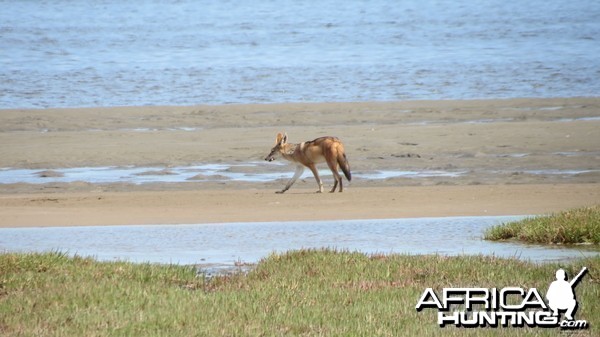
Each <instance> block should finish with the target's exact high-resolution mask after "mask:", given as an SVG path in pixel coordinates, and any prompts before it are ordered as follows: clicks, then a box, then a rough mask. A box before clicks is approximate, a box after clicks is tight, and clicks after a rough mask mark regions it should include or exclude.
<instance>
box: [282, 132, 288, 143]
mask: <svg viewBox="0 0 600 337" xmlns="http://www.w3.org/2000/svg"><path fill="white" fill-rule="evenodd" d="M285 143H287V133H284V134H283V140H282V143H281V144H282V145H283V144H285Z"/></svg>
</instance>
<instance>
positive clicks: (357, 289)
mask: <svg viewBox="0 0 600 337" xmlns="http://www.w3.org/2000/svg"><path fill="white" fill-rule="evenodd" d="M582 266H586V267H588V269H589V270H590V273H589V274H588V275H587V276H585V278H584V279H583V281H582V282H581V284H579V286H578V287H577V296H578V300H579V303H580V307H579V310H578V312H577V316H576V317H577V319H586V320H588V322H589V324H590V328H589V329H588V330H585V331H583V335H589V336H593V335H595V336H597V335H599V334H600V315H598V313H599V312H600V301H598V299H599V298H600V282H599V280H600V278H599V277H598V274H597V273H598V271H600V258H598V257H596V258H589V259H585V260H579V261H575V262H571V263H569V264H563V265H560V267H562V268H565V269H566V270H567V273H568V274H569V275H574V274H575V273H577V272H578V271H579V270H580V268H581V267H582ZM558 267H559V265H558V264H543V265H537V264H531V263H526V262H522V261H518V260H515V259H501V258H494V257H483V256H461V257H443V256H405V255H391V256H380V255H374V256H367V255H364V254H361V253H350V252H336V251H332V250H302V251H295V252H290V253H286V254H282V255H271V256H269V257H268V258H266V259H264V260H263V261H261V262H260V263H259V264H258V265H257V266H256V268H254V269H253V270H252V271H251V272H250V273H249V274H247V275H242V274H237V275H233V276H224V277H216V278H212V279H205V278H204V277H197V276H196V270H195V269H194V268H192V267H184V266H166V265H152V264H132V263H122V262H97V261H95V260H93V259H89V258H80V257H74V258H72V257H68V256H66V255H65V254H61V253H47V254H10V253H7V254H0V335H1V336H429V335H439V336H442V335H443V336H446V335H465V334H468V335H479V336H492V335H498V336H514V335H547V336H556V335H557V334H560V331H558V330H557V329H541V328H540V329H525V328H503V329H458V328H453V327H449V328H439V327H438V326H437V324H436V317H437V311H435V310H431V309H425V310H423V311H422V312H420V313H417V312H416V310H415V305H416V303H417V301H418V299H419V297H420V295H421V294H422V292H423V291H424V289H425V288H427V287H433V288H434V289H436V290H438V291H439V290H441V289H442V288H443V287H471V286H478V287H489V288H491V287H496V288H502V287H505V286H518V287H526V288H529V287H537V288H538V290H539V291H540V292H541V293H545V291H546V290H547V288H548V285H549V284H550V282H551V281H552V280H553V277H554V273H555V271H556V269H557V268H558Z"/></svg>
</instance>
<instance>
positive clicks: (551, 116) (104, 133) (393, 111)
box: [0, 98, 600, 227]
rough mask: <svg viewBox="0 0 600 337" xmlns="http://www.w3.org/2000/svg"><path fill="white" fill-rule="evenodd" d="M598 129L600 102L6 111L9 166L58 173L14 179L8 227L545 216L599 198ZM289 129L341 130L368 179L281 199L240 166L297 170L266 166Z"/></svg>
mask: <svg viewBox="0 0 600 337" xmlns="http://www.w3.org/2000/svg"><path fill="white" fill-rule="evenodd" d="M599 130H600V98H568V99H558V98H557V99H510V100H480V101H407V102H381V103H293V104H292V103H290V104H269V105H222V106H186V107H154V106H152V107H122V108H119V107H115V108H74V109H43V110H1V111H0V143H1V144H2V146H1V147H0V168H1V170H2V171H3V172H0V173H2V174H3V176H7V175H9V174H11V172H13V171H15V170H17V169H28V170H35V172H37V173H35V174H37V175H38V176H39V177H42V178H44V179H48V182H46V183H31V182H28V181H26V180H24V181H19V179H17V178H15V179H16V181H13V180H11V181H10V182H4V183H2V184H0V227H23V226H78V225H119V224H181V223H213V222H243V221H285V220H331V219H365V218H398V217H430V216H459V215H522V214H543V213H549V212H553V211H558V210H563V209H567V208H571V207H577V206H585V205H592V204H598V203H600V131H599ZM279 131H285V132H287V134H288V136H289V141H290V142H302V141H305V140H311V139H314V138H316V137H319V136H323V135H332V136H337V137H339V138H340V139H342V141H343V142H344V144H345V147H346V152H347V155H348V158H349V161H350V165H351V167H352V172H353V175H354V176H355V178H354V179H353V181H352V182H351V183H350V184H348V183H346V185H345V186H346V187H347V188H346V189H345V191H344V193H341V194H340V193H336V194H329V193H324V194H315V193H314V191H316V189H317V186H316V183H315V182H314V179H313V178H312V177H310V176H309V177H307V178H304V179H302V180H299V181H298V182H297V183H296V185H294V186H293V187H292V189H291V190H290V191H288V193H286V194H283V195H279V194H275V193H274V192H275V191H276V190H278V189H281V188H282V187H283V185H285V182H286V179H283V178H281V179H275V180H272V181H237V180H235V179H232V178H230V176H228V175H227V174H238V173H239V174H264V173H286V172H289V173H291V172H293V170H294V168H293V166H291V165H279V164H270V163H266V162H264V161H263V160H262V158H264V156H265V155H266V154H267V153H268V152H269V150H270V148H271V146H272V145H273V142H274V137H275V134H276V133H277V132H279ZM206 164H219V165H222V166H226V167H227V169H226V170H225V171H224V174H223V175H222V176H219V175H207V176H201V175H199V176H198V177H196V178H195V179H193V180H189V181H178V182H160V181H159V182H154V183H141V184H136V183H131V182H127V181H118V179H117V181H112V182H105V183H97V182H90V181H86V179H85V174H84V178H82V179H81V180H78V181H72V182H57V181H53V180H52V177H56V176H60V175H61V174H62V173H61V170H64V169H68V168H80V169H83V170H84V171H85V169H86V168H88V169H89V168H95V167H128V168H130V167H134V168H143V169H144V170H147V172H144V173H143V174H146V175H153V176H160V175H169V174H174V173H173V172H170V169H171V168H176V167H188V166H194V165H206ZM323 168H325V167H323ZM10 170H12V171H10ZM382 172H387V173H388V174H390V175H389V176H387V177H386V176H385V175H384V176H383V177H382V176H381V173H382ZM398 172H414V173H416V174H417V173H423V172H430V173H431V174H430V175H428V174H417V175H411V174H395V173H398ZM378 174H379V175H380V176H377V175H378ZM370 177H375V178H370ZM158 180H160V179H158ZM324 182H325V185H326V188H328V187H330V186H331V184H332V178H331V176H325V177H324Z"/></svg>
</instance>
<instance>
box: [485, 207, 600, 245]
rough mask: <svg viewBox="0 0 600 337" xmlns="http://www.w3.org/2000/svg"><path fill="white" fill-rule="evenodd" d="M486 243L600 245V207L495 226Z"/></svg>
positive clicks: (486, 236)
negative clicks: (512, 241) (497, 241)
mask: <svg viewBox="0 0 600 337" xmlns="http://www.w3.org/2000/svg"><path fill="white" fill-rule="evenodd" d="M484 238H485V239H486V240H508V239H517V240H521V241H525V242H529V243H542V244H557V243H558V244H580V243H584V244H595V245H600V206H593V207H584V208H577V209H573V210H568V211H563V212H560V213H556V214H552V215H548V216H539V217H534V218H528V219H524V220H521V221H515V222H510V223H507V224H502V225H499V226H494V227H492V228H490V229H489V230H488V231H486V233H485V235H484Z"/></svg>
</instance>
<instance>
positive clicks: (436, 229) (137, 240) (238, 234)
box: [0, 216, 598, 268]
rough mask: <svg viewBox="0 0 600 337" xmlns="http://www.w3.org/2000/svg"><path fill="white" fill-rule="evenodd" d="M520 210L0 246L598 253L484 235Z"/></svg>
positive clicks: (228, 253) (58, 237) (12, 241)
mask: <svg viewBox="0 0 600 337" xmlns="http://www.w3.org/2000/svg"><path fill="white" fill-rule="evenodd" d="M519 218H520V217H514V216H513V217H506V216H505V217H447V218H413V219H389V220H344V221H311V222H302V221H300V222H277V223H276V222H273V223H270V222H258V223H226V224H196V225H164V226H162V225H159V226H106V227H102V226H101V227H59V228H6V229H0V251H20V252H23V251H36V252H43V251H66V252H68V253H69V254H77V255H80V256H93V257H96V258H97V259H99V260H103V261H110V260H127V261H132V262H154V263H174V264H200V265H204V266H210V267H211V268H219V267H224V268H227V267H232V266H234V265H235V264H236V263H239V262H244V263H256V262H258V261H259V260H260V259H261V258H264V257H266V256H268V255H269V254H271V253H273V252H285V251H288V250H293V249H302V248H334V249H339V250H350V251H360V252H364V253H382V254H389V253H406V254H442V255H462V254H468V255H471V254H485V255H495V256H500V257H516V258H519V259H522V260H531V261H536V262H549V261H557V260H568V259H572V258H578V257H583V256H589V255H594V254H598V252H593V251H586V250H585V248H584V247H579V248H568V247H548V246H539V245H524V244H518V243H513V242H500V243H499V242H489V241H484V240H482V239H481V237H482V233H483V231H484V230H485V229H486V228H488V227H490V226H492V225H496V224H500V223H502V222H506V221H511V220H517V219H519Z"/></svg>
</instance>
